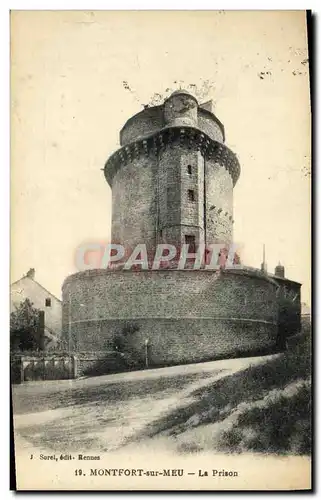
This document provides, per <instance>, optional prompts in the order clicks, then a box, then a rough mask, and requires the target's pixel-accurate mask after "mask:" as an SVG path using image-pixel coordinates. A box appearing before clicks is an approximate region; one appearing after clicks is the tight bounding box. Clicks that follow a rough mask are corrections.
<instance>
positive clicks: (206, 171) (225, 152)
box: [105, 90, 240, 249]
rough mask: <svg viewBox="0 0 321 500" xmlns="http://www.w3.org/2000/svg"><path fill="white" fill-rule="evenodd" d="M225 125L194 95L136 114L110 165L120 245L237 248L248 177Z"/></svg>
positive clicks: (175, 95) (115, 237)
mask: <svg viewBox="0 0 321 500" xmlns="http://www.w3.org/2000/svg"><path fill="white" fill-rule="evenodd" d="M224 140H225V136H224V127H223V125H222V124H221V123H220V121H219V120H218V119H217V118H216V116H215V115H214V114H213V113H212V112H211V111H209V110H208V103H207V106H206V108H202V105H199V104H198V102H197V100H196V98H195V97H194V96H192V95H191V94H190V93H188V92H187V91H186V90H179V91H175V92H174V93H173V94H172V95H171V96H170V97H168V98H167V99H166V100H165V102H164V104H163V105H161V106H155V107H150V108H147V109H144V110H143V111H142V112H140V113H138V114H137V115H135V116H133V117H132V118H131V119H130V120H128V122H127V123H126V124H125V125H124V127H123V129H122V131H121V133H120V144H121V147H120V149H119V150H118V151H116V152H115V153H114V154H113V155H112V156H111V157H110V158H109V160H108V161H107V163H106V165H105V177H106V179H107V182H108V183H109V185H110V187H111V188H112V212H113V215H112V242H113V243H120V244H123V245H124V246H125V247H128V248H129V249H132V248H134V247H135V246H136V245H137V244H142V243H144V244H146V245H147V246H148V247H150V248H155V246H156V245H157V243H170V244H173V245H176V247H179V246H180V245H181V244H183V243H186V242H187V241H194V242H195V244H196V245H197V244H199V243H204V244H205V245H210V244H211V243H230V242H231V241H232V233H233V229H232V228H233V187H234V185H235V183H236V182H237V179H238V177H239V175H240V165H239V162H238V160H237V158H236V156H235V154H234V153H233V152H232V151H231V150H230V149H229V148H228V147H227V146H226V145H225V144H224Z"/></svg>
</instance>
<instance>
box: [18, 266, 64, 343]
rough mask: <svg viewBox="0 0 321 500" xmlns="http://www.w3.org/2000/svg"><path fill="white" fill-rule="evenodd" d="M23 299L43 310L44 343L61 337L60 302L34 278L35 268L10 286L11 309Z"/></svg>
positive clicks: (53, 341) (52, 341)
mask: <svg viewBox="0 0 321 500" xmlns="http://www.w3.org/2000/svg"><path fill="white" fill-rule="evenodd" d="M25 299H29V300H30V301H31V302H32V303H33V305H34V307H36V308H37V309H40V310H41V311H43V312H44V335H45V345H49V344H53V343H55V342H56V341H57V340H58V339H59V338H60V337H61V322H62V303H61V300H59V299H58V298H57V297H56V296H55V295H53V294H52V293H51V292H49V291H48V290H47V289H46V288H44V287H43V286H42V285H41V284H40V283H38V281H36V279H35V270H34V269H29V271H28V272H27V273H26V274H25V275H24V276H23V277H22V278H20V279H19V280H17V281H15V282H14V283H12V285H11V287H10V307H11V311H13V310H14V308H15V306H18V305H19V304H20V303H21V302H23V301H24V300H25Z"/></svg>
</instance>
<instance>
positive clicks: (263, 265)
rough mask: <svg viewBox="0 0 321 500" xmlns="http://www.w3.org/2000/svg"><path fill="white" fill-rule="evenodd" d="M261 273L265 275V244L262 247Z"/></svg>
mask: <svg viewBox="0 0 321 500" xmlns="http://www.w3.org/2000/svg"><path fill="white" fill-rule="evenodd" d="M261 271H262V273H265V274H266V273H267V265H266V262H265V244H264V245H263V262H262V264H261Z"/></svg>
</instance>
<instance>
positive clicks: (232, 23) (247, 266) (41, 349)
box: [10, 10, 312, 491]
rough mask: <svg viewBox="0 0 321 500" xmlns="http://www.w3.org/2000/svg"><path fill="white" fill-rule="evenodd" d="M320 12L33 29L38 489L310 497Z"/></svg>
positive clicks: (136, 16)
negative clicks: (313, 76) (312, 39)
mask: <svg viewBox="0 0 321 500" xmlns="http://www.w3.org/2000/svg"><path fill="white" fill-rule="evenodd" d="M308 28H309V13H307V12H306V11H59V10H56V11H22V10H21V11H12V12H11V242H12V249H11V289H10V297H11V311H10V366H11V392H12V419H13V429H14V459H15V473H16V488H17V489H18V490H93V491H95V490H110V491H114V490H124V491H132V490H142V491H143V490H150V491H161V490H173V491H181V490H201V491H202V490H211V491H221V490H223V491H225V490H231V491H233V490H241V491H242V490H260V491H270V490H277V491H278V490H280V491H290V490H310V489H311V484H312V483H311V481H312V479H311V461H312V456H311V454H312V451H311V449H312V444H311V443H312V436H311V433H312V430H311V413H312V408H311V321H310V317H311V286H310V265H311V262H310V254H311V244H310V240H311V235H310V217H311V216H310V211H311V210H310V209H311V200H310V191H311V99H310V65H309V48H310V47H309V45H308V39H309V36H308V33H309V29H308Z"/></svg>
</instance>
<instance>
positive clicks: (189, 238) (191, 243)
mask: <svg viewBox="0 0 321 500" xmlns="http://www.w3.org/2000/svg"><path fill="white" fill-rule="evenodd" d="M185 244H186V245H188V252H189V253H196V245H195V236H193V235H191V234H186V235H185Z"/></svg>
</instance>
